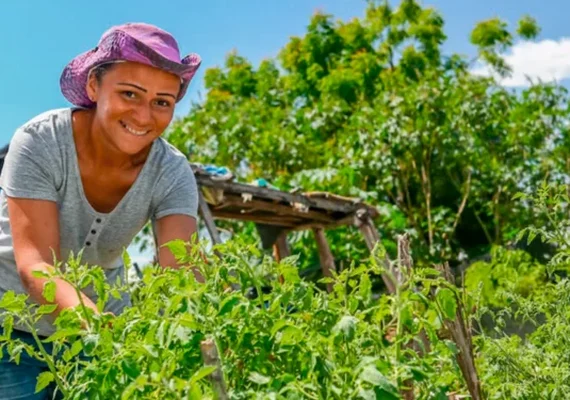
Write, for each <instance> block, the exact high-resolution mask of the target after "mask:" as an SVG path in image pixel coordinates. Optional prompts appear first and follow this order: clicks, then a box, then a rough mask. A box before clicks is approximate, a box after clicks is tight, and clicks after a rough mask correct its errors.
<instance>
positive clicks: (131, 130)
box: [87, 62, 180, 155]
mask: <svg viewBox="0 0 570 400" xmlns="http://www.w3.org/2000/svg"><path fill="white" fill-rule="evenodd" d="M87 86H88V87H87V91H88V94H89V96H90V98H91V99H92V100H93V101H95V102H96V103H97V107H96V111H95V120H94V123H95V124H97V126H98V127H99V128H100V129H101V131H102V134H103V135H105V136H106V139H107V141H109V142H110V143H111V144H112V145H113V146H114V147H116V148H117V149H118V150H119V151H121V152H123V153H126V154H129V155H135V154H137V153H139V152H140V151H142V150H144V149H146V148H148V146H149V145H150V144H151V143H152V142H153V141H154V140H155V139H156V138H158V137H159V136H160V135H161V134H162V133H163V132H164V131H165V129H166V128H167V127H168V124H170V121H171V120H172V117H173V115H174V106H175V104H176V98H177V96H178V92H179V90H180V78H179V77H177V76H176V75H174V74H171V73H168V72H166V71H163V70H160V69H157V68H154V67H151V66H148V65H144V64H139V63H133V62H121V63H117V64H114V65H113V66H111V68H110V69H108V70H107V71H105V73H104V74H103V75H102V78H101V79H100V80H99V81H98V80H97V79H96V78H95V77H94V76H93V75H92V76H91V77H90V80H89V83H88V85H87Z"/></svg>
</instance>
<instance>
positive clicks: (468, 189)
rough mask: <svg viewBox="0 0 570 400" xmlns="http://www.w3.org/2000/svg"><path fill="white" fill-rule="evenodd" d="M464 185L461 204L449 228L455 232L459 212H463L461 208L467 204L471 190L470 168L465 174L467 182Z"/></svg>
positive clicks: (459, 216)
mask: <svg viewBox="0 0 570 400" xmlns="http://www.w3.org/2000/svg"><path fill="white" fill-rule="evenodd" d="M465 186H467V187H466V189H465V194H464V195H463V200H461V205H460V206H459V210H457V215H456V216H455V221H453V227H452V228H451V231H452V232H455V228H457V224H458V223H459V219H460V218H461V214H463V210H465V206H466V205H467V199H468V198H469V193H470V192H471V169H470V170H469V174H468V175H467V182H466V183H465Z"/></svg>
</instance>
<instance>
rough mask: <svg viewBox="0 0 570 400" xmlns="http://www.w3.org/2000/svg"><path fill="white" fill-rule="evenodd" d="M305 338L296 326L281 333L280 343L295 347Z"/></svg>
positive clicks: (289, 327)
mask: <svg viewBox="0 0 570 400" xmlns="http://www.w3.org/2000/svg"><path fill="white" fill-rule="evenodd" d="M302 338H303V331H302V330H301V329H299V328H297V327H296V326H292V325H289V326H287V328H285V329H284V330H283V332H281V340H280V343H281V344H282V345H285V346H288V345H295V344H297V343H299V342H300V341H301V340H302Z"/></svg>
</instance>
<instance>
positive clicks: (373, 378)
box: [360, 365, 400, 399]
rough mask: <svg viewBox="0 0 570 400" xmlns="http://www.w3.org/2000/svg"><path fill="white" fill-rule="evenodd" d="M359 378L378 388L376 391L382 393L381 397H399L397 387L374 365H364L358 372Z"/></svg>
mask: <svg viewBox="0 0 570 400" xmlns="http://www.w3.org/2000/svg"><path fill="white" fill-rule="evenodd" d="M360 380H362V381H364V382H367V383H369V384H371V385H372V386H374V387H375V388H376V389H379V391H377V393H382V397H379V398H381V399H399V398H400V397H399V395H398V390H397V388H396V387H395V386H394V385H392V383H391V382H390V381H389V380H388V378H386V376H384V374H382V373H381V372H380V371H378V369H377V368H376V367H375V366H374V365H368V366H366V367H364V369H363V370H362V372H361V373H360Z"/></svg>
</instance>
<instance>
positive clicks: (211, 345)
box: [200, 339, 229, 400]
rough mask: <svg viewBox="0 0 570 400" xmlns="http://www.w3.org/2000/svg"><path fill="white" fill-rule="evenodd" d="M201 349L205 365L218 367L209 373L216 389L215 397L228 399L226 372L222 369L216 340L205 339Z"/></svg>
mask: <svg viewBox="0 0 570 400" xmlns="http://www.w3.org/2000/svg"><path fill="white" fill-rule="evenodd" d="M200 350H201V352H202V358H203V359H204V365H206V366H214V367H216V370H215V371H214V372H212V373H211V374H210V375H208V378H209V379H210V382H211V383H212V387H213V389H214V395H215V398H216V399H218V400H227V399H228V398H229V397H228V393H227V391H226V382H225V381H224V372H223V371H222V363H221V361H220V356H219V354H218V348H217V347H216V342H214V340H213V339H206V340H203V341H202V342H201V343H200Z"/></svg>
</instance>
